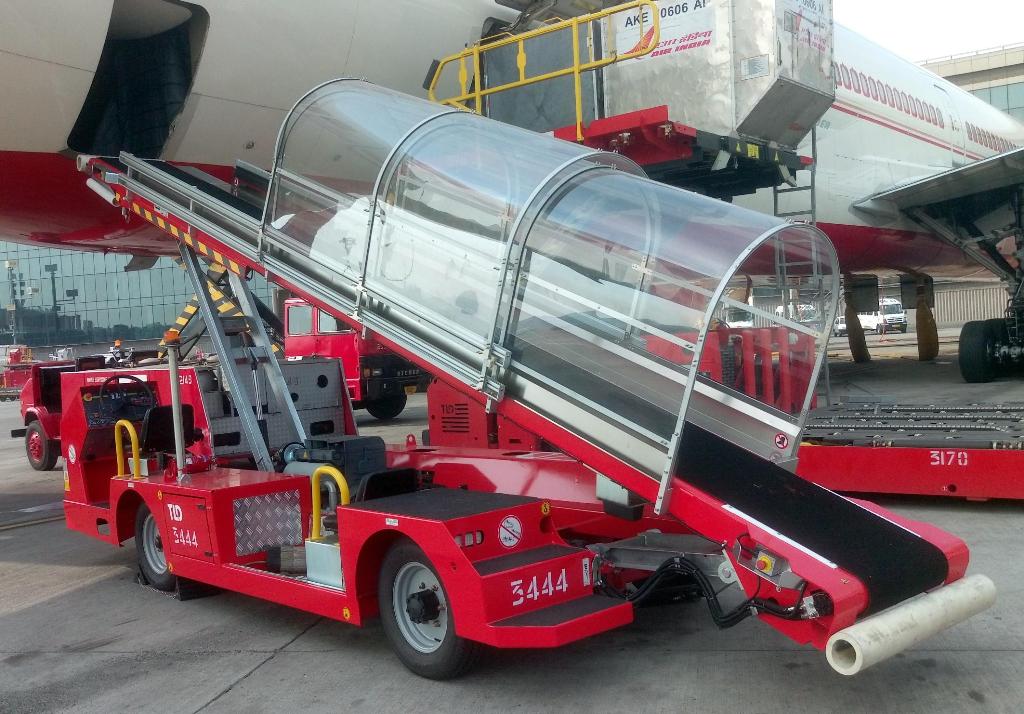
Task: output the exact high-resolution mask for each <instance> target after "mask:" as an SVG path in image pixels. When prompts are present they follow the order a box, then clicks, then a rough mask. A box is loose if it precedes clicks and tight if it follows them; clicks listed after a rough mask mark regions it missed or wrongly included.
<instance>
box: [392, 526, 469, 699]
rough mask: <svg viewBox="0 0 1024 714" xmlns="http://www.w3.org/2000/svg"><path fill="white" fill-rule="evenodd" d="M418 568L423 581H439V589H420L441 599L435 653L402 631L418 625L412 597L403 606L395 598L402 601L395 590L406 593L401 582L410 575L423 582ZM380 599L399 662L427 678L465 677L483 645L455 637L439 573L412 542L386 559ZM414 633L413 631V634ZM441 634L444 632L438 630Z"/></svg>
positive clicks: (404, 543) (396, 547)
mask: <svg viewBox="0 0 1024 714" xmlns="http://www.w3.org/2000/svg"><path fill="white" fill-rule="evenodd" d="M417 568H418V569H419V573H420V574H422V575H423V576H426V577H425V578H424V579H426V580H429V579H430V578H429V575H428V571H429V573H431V574H433V581H434V582H436V586H437V588H438V589H437V590H434V589H433V588H426V589H423V590H421V592H424V593H427V594H428V595H429V594H430V592H431V591H432V592H435V593H437V595H438V596H439V598H438V599H439V601H440V604H441V608H440V616H439V618H438V620H435V621H434V622H435V623H436V622H438V621H440V617H441V616H443V617H444V623H445V624H444V629H443V634H441V637H440V639H437V638H436V637H435V638H434V642H433V643H431V644H430V646H432V647H434V648H435V649H433V650H432V651H423V647H422V646H421V647H417V646H416V645H415V644H414V640H415V637H416V635H415V634H414V635H412V636H407V635H406V634H404V633H403V628H405V629H406V631H409V630H410V628H415V627H416V624H417V623H416V622H415V621H414V620H413V615H412V613H410V611H409V607H410V605H409V604H408V603H409V601H410V600H412V598H411V597H410V598H407V599H406V600H405V602H404V603H400V602H399V603H396V599H397V600H401V596H400V595H399V597H398V598H396V596H395V592H396V588H399V592H401V591H403V590H404V588H403V586H402V582H405V581H408V578H409V577H410V576H412V579H413V581H418V580H420V579H421V578H420V577H418V576H417ZM377 597H378V598H379V603H380V619H381V623H382V624H383V626H384V634H385V635H386V636H387V638H388V641H389V642H390V643H391V647H392V648H393V649H394V650H395V654H397V655H398V659H400V660H401V661H402V664H404V665H405V666H406V667H407V668H408V669H409V670H410V671H411V672H413V673H414V674H418V675H419V676H421V677H425V678H427V679H438V680H444V679H453V678H455V677H458V676H460V675H462V674H465V673H466V672H467V671H468V670H469V669H470V668H471V667H472V666H473V665H474V664H475V663H476V661H477V659H479V657H480V653H481V652H482V650H483V645H481V644H480V643H479V642H473V641H472V640H467V639H465V638H463V637H459V636H458V635H457V634H455V620H454V618H453V617H452V613H451V610H450V609H449V608H448V607H447V603H448V602H450V601H449V599H448V595H447V593H446V592H445V590H444V586H443V585H441V580H440V578H438V577H437V570H436V569H435V568H434V565H433V564H432V563H431V562H430V560H428V559H427V556H426V555H425V554H424V553H423V551H422V550H420V548H419V547H418V546H417V545H416V544H415V543H413V542H412V541H408V540H402V541H399V542H398V543H396V544H395V545H393V546H392V547H391V550H389V551H388V553H387V555H386V556H385V557H384V563H383V564H382V565H381V569H380V578H379V580H378V583H377ZM399 608H401V609H400V611H396V610H398V609H399ZM399 618H403V623H404V624H400V623H399ZM420 624H421V625H422V626H423V627H424V628H425V629H426V628H427V626H428V625H430V624H432V623H429V622H421V623H420ZM415 631H416V630H415V629H413V632H415ZM438 632H442V631H441V630H438Z"/></svg>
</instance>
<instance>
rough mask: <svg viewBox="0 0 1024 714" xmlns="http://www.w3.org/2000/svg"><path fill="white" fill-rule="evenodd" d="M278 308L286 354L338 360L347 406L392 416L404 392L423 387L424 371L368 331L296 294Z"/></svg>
mask: <svg viewBox="0 0 1024 714" xmlns="http://www.w3.org/2000/svg"><path fill="white" fill-rule="evenodd" d="M284 309H285V313H284V314H285V317H284V353H285V355H286V356H287V358H288V359H289V360H298V359H303V358H306V357H333V358H335V359H338V360H341V364H342V366H343V368H344V370H345V378H346V379H347V380H348V395H349V398H350V399H351V400H352V408H353V409H366V411H368V412H369V413H370V415H371V416H373V417H375V418H377V419H394V418H395V417H396V416H398V415H399V414H401V413H402V410H403V409H405V404H406V401H407V399H408V396H409V395H410V394H416V392H419V391H423V390H426V388H427V384H428V383H429V382H430V375H429V373H428V372H426V371H425V370H422V369H420V368H419V367H418V366H417V365H415V364H413V363H412V362H409V361H408V360H406V359H403V358H402V357H399V356H398V355H396V354H395V353H394V352H392V351H391V350H389V349H387V348H386V347H385V346H384V345H382V344H381V343H380V342H378V341H377V340H375V339H373V336H372V335H365V336H364V335H362V334H360V331H359V330H356V329H354V328H352V327H349V326H348V325H347V324H345V323H344V322H342V321H340V320H338V319H337V318H335V317H334V316H333V315H331V314H330V313H329V312H324V311H323V310H317V309H316V308H315V307H313V306H312V305H310V304H309V303H308V302H306V301H305V300H302V299H300V298H291V299H289V300H285V303H284Z"/></svg>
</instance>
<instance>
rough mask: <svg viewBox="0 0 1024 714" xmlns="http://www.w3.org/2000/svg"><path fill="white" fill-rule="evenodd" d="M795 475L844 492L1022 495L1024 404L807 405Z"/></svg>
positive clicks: (986, 496) (970, 496)
mask: <svg viewBox="0 0 1024 714" xmlns="http://www.w3.org/2000/svg"><path fill="white" fill-rule="evenodd" d="M802 438H803V444H802V445H801V448H800V452H799V457H800V461H799V467H798V473H799V474H800V475H801V476H803V477H804V478H807V479H809V480H811V481H814V482H815V483H818V484H820V485H822V486H825V487H826V488H830V489H832V490H834V491H842V492H844V493H885V494H904V495H923V496H951V497H956V498H966V499H971V500H987V499H1014V500H1019V499H1024V477H1022V474H1024V403H1019V402H1018V403H1014V402H1007V403H1005V404H965V405H957V406H948V405H937V404H902V403H893V404H857V405H837V406H835V407H828V408H822V409H817V410H815V411H813V412H812V413H811V415H810V417H809V419H808V421H807V426H806V427H805V428H804V433H803V437H802Z"/></svg>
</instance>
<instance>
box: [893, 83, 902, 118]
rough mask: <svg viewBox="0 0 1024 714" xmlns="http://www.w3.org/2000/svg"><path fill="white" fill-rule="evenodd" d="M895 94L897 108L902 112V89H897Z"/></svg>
mask: <svg viewBox="0 0 1024 714" xmlns="http://www.w3.org/2000/svg"><path fill="white" fill-rule="evenodd" d="M893 95H894V96H895V97H896V108H897V109H899V110H900V111H901V112H902V111H903V97H901V96H900V90H898V89H897V90H895V91H894V92H893Z"/></svg>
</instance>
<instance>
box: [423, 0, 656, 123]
mask: <svg viewBox="0 0 1024 714" xmlns="http://www.w3.org/2000/svg"><path fill="white" fill-rule="evenodd" d="M638 10H639V15H638V17H637V21H638V23H639V28H640V41H639V42H637V44H636V46H635V47H633V48H631V49H630V50H629V51H628V52H623V53H621V54H620V53H618V52H615V53H613V54H611V55H609V56H608V57H601V58H594V56H593V54H594V49H593V48H594V42H593V39H594V25H593V23H595V22H597V21H599V20H603V19H605V18H609V17H611V16H613V15H618V14H620V13H633V12H637V11H638ZM648 17H649V18H650V27H649V28H645V25H646V20H647V18H648ZM581 25H586V26H587V32H588V38H589V40H590V41H589V42H588V43H587V45H588V46H589V48H590V56H589V57H588V58H587V60H586V61H585V62H584V61H581V58H580V26H581ZM565 30H569V31H570V33H571V35H572V66H571V67H564V68H562V69H557V70H553V71H549V72H544V73H543V74H538V75H535V76H533V77H530V76H527V73H526V66H527V57H526V42H528V41H529V40H532V39H534V38H537V37H540V36H542V35H548V34H551V33H553V32H563V31H565ZM660 31H661V30H660V22H659V11H658V6H657V4H656V3H655V2H654V0H634V1H633V2H627V3H623V4H622V5H616V6H615V7H609V8H606V9H604V10H599V11H598V12H592V13H590V14H587V15H579V16H577V17H571V18H569V19H568V20H557V21H555V22H552V23H550V24H546V25H544V26H543V27H538V28H537V29H535V30H530V31H529V32H524V33H522V34H517V35H508V36H507V37H504V38H502V39H499V40H494V39H492V38H487V39H486V43H487V44H481V43H482V42H485V40H481V41H480V42H477V43H475V44H473V45H471V46H469V47H467V48H466V49H464V50H462V52H459V53H457V54H453V55H450V56H448V57H445V58H444V59H442V60H439V61H438V63H437V66H436V67H435V69H434V76H433V77H431V78H430V84H429V86H428V89H427V94H428V96H429V97H430V99H431V101H434V102H439V103H441V104H447V105H449V106H453V107H459V108H460V109H467V110H470V111H475V112H476V113H477V114H481V113H482V110H483V100H484V97H487V96H490V95H492V94H497V93H498V92H505V91H508V90H511V89H518V88H519V87H526V86H528V85H531V84H537V83H538V82H545V81H547V80H549V79H557V78H558V77H566V76H568V75H572V77H573V94H574V95H575V101H576V140H577V141H583V89H582V84H581V80H580V75H582V74H583V73H584V72H590V71H592V70H595V69H598V68H600V67H606V66H607V65H610V64H613V63H615V62H621V61H623V60H628V59H634V58H636V57H643V56H644V55H646V54H649V53H650V52H651V51H652V50H653V49H654V48H655V47H657V46H658V42H660V37H661V36H660ZM509 45H517V46H518V47H517V50H518V51H517V53H516V65H517V66H518V68H519V78H518V79H517V80H515V81H513V82H506V83H505V84H499V85H496V86H493V87H486V88H484V87H482V86H481V84H482V82H481V77H480V58H481V57H482V56H483V55H486V54H487V53H488V52H493V51H494V50H497V49H501V48H502V47H508V46H509ZM467 60H468V61H469V62H470V63H471V65H472V74H470V70H468V69H467V67H466V63H467ZM455 63H458V71H459V75H458V82H459V94H456V95H454V96H451V97H438V96H437V95H436V90H437V84H438V81H439V80H440V79H441V76H442V75H443V74H444V73H445V68H447V67H451V66H453V65H454V64H455ZM471 100H472V102H473V106H472V107H470V106H469V105H468V104H467V103H468V102H469V101H471Z"/></svg>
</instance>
